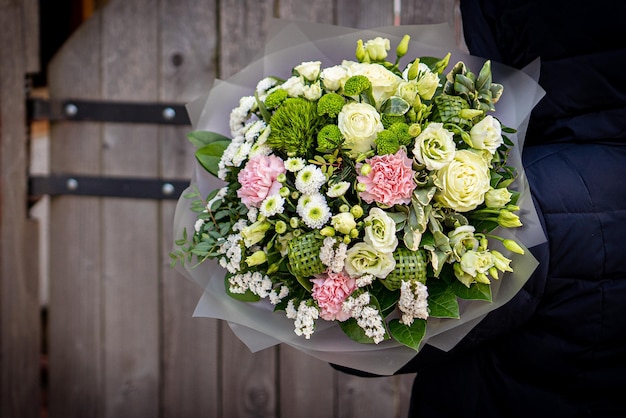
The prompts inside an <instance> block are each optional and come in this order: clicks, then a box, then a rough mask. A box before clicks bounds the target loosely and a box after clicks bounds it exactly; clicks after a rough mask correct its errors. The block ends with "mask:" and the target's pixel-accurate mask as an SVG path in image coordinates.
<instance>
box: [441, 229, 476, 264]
mask: <svg viewBox="0 0 626 418" xmlns="http://www.w3.org/2000/svg"><path fill="white" fill-rule="evenodd" d="M474 231H475V228H474V227H473V226H472V225H462V226H459V227H457V228H456V229H455V230H454V231H451V232H449V233H448V238H449V239H450V247H452V253H453V254H454V256H455V258H456V260H457V261H460V260H461V257H462V256H463V254H465V253H466V252H467V251H468V250H476V249H477V248H478V245H479V242H478V240H477V239H476V237H475V236H474Z"/></svg>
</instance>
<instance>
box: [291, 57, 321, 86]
mask: <svg viewBox="0 0 626 418" xmlns="http://www.w3.org/2000/svg"><path fill="white" fill-rule="evenodd" d="M321 64H322V63H321V61H306V62H303V63H302V64H300V65H298V66H296V67H295V68H294V70H296V71H297V72H298V74H300V75H301V76H302V77H304V78H306V79H307V80H309V81H315V80H316V79H317V76H319V74H320V67H321Z"/></svg>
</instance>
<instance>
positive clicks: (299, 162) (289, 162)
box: [285, 157, 306, 173]
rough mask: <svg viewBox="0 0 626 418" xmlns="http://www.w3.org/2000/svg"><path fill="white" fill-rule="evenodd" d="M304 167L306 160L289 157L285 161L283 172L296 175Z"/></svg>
mask: <svg viewBox="0 0 626 418" xmlns="http://www.w3.org/2000/svg"><path fill="white" fill-rule="evenodd" d="M305 166H306V160H305V159H304V158H300V157H290V158H287V159H286V160H285V170H287V171H290V172H292V173H296V172H298V171H300V170H302V169H303V168H304V167H305Z"/></svg>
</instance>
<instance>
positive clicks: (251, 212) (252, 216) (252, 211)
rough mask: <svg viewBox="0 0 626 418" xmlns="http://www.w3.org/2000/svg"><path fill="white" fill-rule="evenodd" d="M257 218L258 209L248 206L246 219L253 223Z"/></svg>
mask: <svg viewBox="0 0 626 418" xmlns="http://www.w3.org/2000/svg"><path fill="white" fill-rule="evenodd" d="M258 218H259V209H258V208H255V207H251V208H248V221H250V223H255V222H256V221H257V220H258Z"/></svg>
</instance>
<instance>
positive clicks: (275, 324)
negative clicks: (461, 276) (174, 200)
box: [174, 20, 546, 375]
mask: <svg viewBox="0 0 626 418" xmlns="http://www.w3.org/2000/svg"><path fill="white" fill-rule="evenodd" d="M270 27H271V33H270V34H269V36H268V39H269V40H268V42H267V44H266V47H265V49H264V51H261V52H260V54H259V57H258V58H257V59H255V60H254V61H253V62H252V63H251V64H250V65H248V66H247V67H245V68H244V69H243V70H241V71H240V72H239V73H237V74H235V75H234V76H232V77H230V78H229V79H228V80H216V82H215V83H214V85H213V86H212V89H211V91H210V92H209V93H208V94H207V95H206V96H203V97H201V98H199V99H197V100H196V101H194V102H192V103H190V104H189V105H188V112H189V115H190V117H191V120H192V123H193V126H194V129H195V130H202V131H213V132H217V133H220V134H223V135H225V136H230V129H229V123H228V121H229V115H230V112H231V110H232V109H233V108H234V107H237V106H238V104H239V99H240V98H241V97H242V96H248V95H250V94H252V92H254V89H255V87H256V84H257V83H258V81H259V80H261V79H263V78H265V77H267V76H270V75H273V76H278V77H284V78H287V77H289V75H290V73H291V69H292V68H293V67H295V66H297V65H299V64H300V63H302V62H305V61H316V60H319V61H321V62H322V67H323V68H324V67H329V66H332V65H336V64H340V63H341V61H342V60H344V59H351V57H353V56H354V50H355V45H356V43H357V40H359V39H363V40H367V39H373V38H375V37H377V36H381V37H385V38H388V39H390V41H391V43H392V44H397V43H398V42H399V41H400V40H401V39H402V36H403V35H404V34H409V35H410V36H411V42H410V45H409V51H408V53H407V54H406V56H407V57H418V56H434V57H443V56H444V55H445V54H447V53H448V52H450V53H451V54H452V56H451V58H450V63H451V64H454V63H456V62H457V61H463V62H465V63H466V64H467V66H468V67H469V68H470V69H472V70H474V69H479V68H480V67H481V66H482V64H483V63H484V61H485V60H484V59H482V58H479V57H474V56H470V55H467V54H465V53H463V52H461V51H459V50H458V49H457V48H456V45H455V41H454V36H453V33H452V31H451V30H450V28H449V27H448V26H447V25H418V26H400V27H384V28H377V29H369V30H357V29H350V28H342V27H337V26H331V25H320V24H313V23H304V22H290V21H283V20H273V21H272V22H271V24H270ZM492 73H493V80H494V82H497V83H499V84H502V85H504V93H503V95H502V97H501V99H500V101H499V102H498V103H497V105H496V112H495V113H494V116H496V117H497V118H498V119H499V120H500V121H501V122H502V123H503V124H504V125H506V126H509V127H512V128H515V129H516V130H517V133H516V134H515V135H510V136H509V137H510V138H511V139H512V140H513V141H514V143H515V144H516V146H515V147H514V148H513V149H512V151H511V154H510V156H509V160H508V162H509V165H511V166H514V167H515V168H516V169H517V171H518V175H519V177H518V179H517V180H516V182H515V183H514V185H513V186H512V187H511V188H512V189H515V190H517V191H519V192H520V199H519V201H518V205H519V206H520V208H521V209H520V212H519V216H520V219H521V221H522V223H523V225H524V226H523V227H521V228H512V229H506V230H504V229H502V228H500V229H498V230H497V232H498V234H499V235H500V236H502V237H505V238H513V239H515V240H517V242H519V243H521V244H522V246H525V247H527V248H530V247H533V246H536V245H539V244H541V243H542V242H545V240H546V238H545V236H544V234H543V231H542V228H541V225H540V223H539V219H538V216H537V212H536V210H535V207H534V205H533V202H532V199H531V196H530V190H529V187H528V183H527V180H526V177H525V175H524V170H523V167H522V162H521V151H522V149H523V139H524V134H525V130H526V125H527V123H528V117H529V114H530V111H531V110H532V108H533V107H534V106H535V105H536V103H537V102H538V101H539V99H540V98H541V97H542V96H543V90H542V89H541V88H540V87H539V86H538V84H537V82H536V81H535V78H536V77H533V76H532V74H533V73H538V63H533V64H532V66H531V67H529V68H527V69H525V71H518V70H515V69H512V68H509V67H506V66H503V65H500V64H498V63H495V62H493V63H492ZM194 184H195V185H196V186H197V187H198V189H199V191H200V193H201V194H202V195H206V194H208V193H209V192H210V191H211V190H213V189H215V188H218V187H221V186H222V185H223V183H222V182H221V181H220V180H218V179H216V178H215V177H213V176H212V175H211V174H209V173H207V172H206V171H205V170H204V169H203V168H202V167H200V165H199V164H196V167H195V170H194V174H193V177H192V179H191V185H194ZM190 187H191V186H190ZM184 194H185V193H183V195H184ZM190 206H191V202H190V200H188V199H185V198H183V197H181V198H180V200H179V202H178V206H177V208H176V214H175V219H174V236H175V237H176V238H178V237H181V236H182V233H183V230H184V229H187V231H188V232H191V231H193V227H194V223H195V220H196V218H195V213H194V212H192V211H191V210H190ZM498 249H499V250H500V251H501V252H502V253H503V254H504V255H505V256H506V257H508V258H510V259H512V263H511V265H512V266H513V268H514V270H515V272H514V273H506V274H505V275H504V277H503V278H501V279H500V280H493V281H492V285H491V288H492V295H493V301H492V302H491V303H489V302H484V301H470V300H460V301H459V305H460V314H461V317H460V319H439V318H432V317H431V318H429V319H428V323H427V329H426V335H425V337H424V339H423V341H422V344H430V345H433V346H435V347H438V348H440V349H442V350H446V351H447V350H450V349H451V348H452V347H454V346H455V345H456V344H457V343H458V342H459V341H460V340H461V339H462V338H463V337H464V336H465V335H467V333H468V332H469V331H470V330H471V329H472V328H473V327H474V326H475V325H476V324H478V323H479V322H480V320H481V319H482V318H484V316H485V315H487V314H488V313H489V312H490V311H492V310H494V309H496V308H498V307H500V306H502V305H503V304H505V303H507V302H508V301H509V300H510V299H511V298H512V297H513V296H514V295H515V294H516V293H517V292H518V291H519V290H520V289H521V288H522V286H523V285H524V283H526V281H527V280H528V278H529V277H530V275H531V274H532V272H533V271H534V270H535V268H536V267H537V260H536V259H535V258H534V257H533V256H532V255H531V254H530V252H528V251H526V254H525V255H523V256H520V255H517V254H513V253H511V252H508V251H507V250H506V249H504V248H498ZM177 268H178V269H179V270H180V271H181V272H182V273H183V274H185V275H186V276H187V277H189V278H191V279H192V280H194V281H195V282H196V283H198V284H199V285H200V286H202V287H203V288H204V289H205V291H204V293H203V296H202V297H201V299H200V301H199V303H198V305H197V307H196V310H195V312H194V316H199V317H211V318H217V319H222V320H225V321H228V323H229V325H230V327H231V329H232V330H233V332H234V333H235V334H236V335H237V336H238V338H240V339H241V341H243V342H244V343H245V344H246V346H247V347H248V348H249V349H250V350H251V351H253V352H256V351H259V350H263V349H265V348H267V347H270V346H273V345H276V344H279V343H285V344H288V345H290V346H292V347H294V348H296V349H298V350H300V351H303V352H305V353H307V354H309V355H311V356H313V357H316V358H318V359H320V360H323V361H325V362H330V363H335V364H339V365H342V366H346V367H350V368H354V369H358V370H363V371H366V372H370V373H375V374H380V375H390V374H393V373H394V372H395V371H397V370H398V369H399V368H400V367H402V366H403V365H404V364H406V363H407V362H408V361H409V360H411V359H412V358H413V357H414V356H415V355H416V352H415V351H414V350H412V349H410V348H408V347H405V346H403V345H401V344H399V343H397V342H395V341H393V340H387V341H383V342H381V343H379V344H361V343H357V342H355V341H352V340H351V339H349V338H348V337H347V336H346V335H345V334H344V333H343V331H342V330H341V329H340V327H339V326H338V325H337V323H336V322H327V321H324V320H321V319H320V320H318V321H316V329H315V333H314V334H313V335H312V336H311V338H310V339H305V338H304V337H299V336H297V335H296V334H295V333H294V326H293V321H292V320H290V319H288V318H286V317H285V314H284V312H273V306H272V305H271V304H270V303H269V302H268V301H267V300H265V299H263V300H261V301H260V302H255V303H245V302H240V301H237V300H235V299H232V298H230V297H229V296H227V295H226V292H225V288H224V275H225V270H224V269H222V268H221V267H220V266H219V265H218V264H217V263H216V262H215V261H213V260H208V261H206V262H204V263H202V264H200V265H198V266H190V265H187V266H185V267H177Z"/></svg>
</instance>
